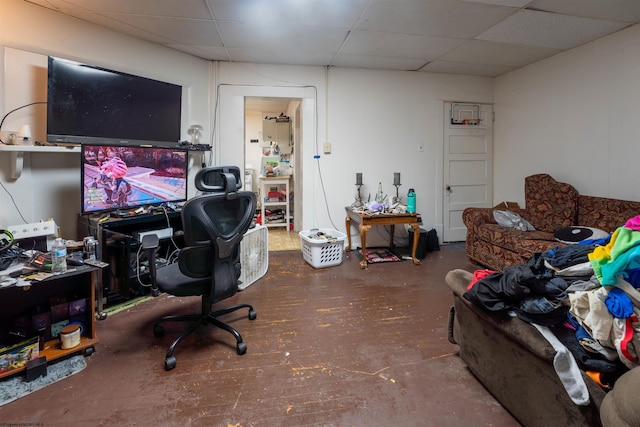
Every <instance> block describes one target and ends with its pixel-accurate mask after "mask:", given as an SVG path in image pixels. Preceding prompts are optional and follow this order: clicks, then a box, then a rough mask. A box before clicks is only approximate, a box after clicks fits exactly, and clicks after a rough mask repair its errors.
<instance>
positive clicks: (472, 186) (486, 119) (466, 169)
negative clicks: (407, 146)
mask: <svg viewBox="0 0 640 427" xmlns="http://www.w3.org/2000/svg"><path fill="white" fill-rule="evenodd" d="M443 153H444V162H443V184H444V191H443V201H442V207H443V233H442V234H443V236H442V241H443V242H461V241H464V240H466V235H467V229H466V227H465V225H464V223H463V222H462V212H463V211H464V209H465V208H467V207H470V206H474V207H491V205H492V200H493V106H492V105H490V104H476V103H468V102H467V103H465V102H445V103H444V149H443Z"/></svg>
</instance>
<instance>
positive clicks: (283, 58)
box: [229, 48, 333, 66]
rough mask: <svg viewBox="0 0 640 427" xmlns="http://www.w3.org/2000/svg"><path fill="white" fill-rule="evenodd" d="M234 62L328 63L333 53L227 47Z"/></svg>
mask: <svg viewBox="0 0 640 427" xmlns="http://www.w3.org/2000/svg"><path fill="white" fill-rule="evenodd" d="M229 54H230V55H231V60H232V61H235V62H257V63H262V64H287V65H321V66H324V65H329V64H330V62H331V59H332V58H333V54H329V53H310V52H296V51H291V50H286V51H285V50H274V49H234V48H230V49H229Z"/></svg>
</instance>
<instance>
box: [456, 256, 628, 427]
mask: <svg viewBox="0 0 640 427" xmlns="http://www.w3.org/2000/svg"><path fill="white" fill-rule="evenodd" d="M472 277H473V274H472V273H471V272H468V271H466V270H461V269H456V270H452V271H450V272H448V273H447V275H446V277H445V281H446V283H447V286H448V287H449V288H450V290H451V291H452V295H453V306H452V310H451V315H450V318H449V340H450V341H451V342H452V343H454V344H457V345H458V346H459V355H460V358H461V359H462V360H463V361H464V362H465V364H466V365H467V367H468V369H469V370H470V371H471V373H472V374H473V375H474V376H475V377H476V378H478V380H479V381H480V382H481V383H482V384H483V385H484V386H485V388H486V389H487V390H488V391H489V392H490V393H491V394H492V395H493V396H494V397H495V398H496V399H497V400H498V401H499V402H500V404H501V405H502V406H503V407H504V408H505V409H507V410H508V411H509V412H510V413H511V414H512V415H513V416H514V418H516V419H517V420H518V422H520V423H521V424H522V425H523V426H525V427H538V426H539V427H548V426H589V427H594V426H595V427H598V426H603V427H630V426H636V427H637V426H639V425H640V406H638V405H637V396H638V393H639V392H640V367H638V368H634V369H631V370H629V371H627V372H626V373H624V374H622V376H620V377H619V378H617V381H616V382H615V385H614V387H613V390H612V391H609V392H607V390H606V389H605V388H603V387H601V386H600V385H598V384H597V383H596V382H595V381H594V380H593V379H592V378H591V377H590V376H588V375H587V374H586V373H585V372H583V371H580V375H582V377H583V379H584V381H585V384H586V386H587V389H588V392H589V403H588V404H587V405H577V404H575V403H574V402H573V401H572V400H571V399H570V397H569V395H568V394H567V392H566V390H565V388H564V386H563V384H562V382H561V381H560V379H559V377H558V375H557V374H556V371H555V370H554V366H553V363H554V357H555V354H556V351H555V350H554V348H553V346H552V345H551V344H549V342H548V341H547V340H546V339H545V338H544V337H543V336H542V335H541V334H540V333H539V332H538V330H537V329H536V328H535V327H534V326H532V325H531V324H529V323H527V322H525V321H523V320H521V319H520V318H518V317H511V316H509V315H507V314H506V313H501V312H488V311H486V310H484V309H483V308H481V307H479V306H477V305H475V304H473V303H471V302H470V301H468V300H467V299H465V298H464V297H463V295H464V293H465V292H466V288H467V285H468V284H469V283H470V282H471V280H472Z"/></svg>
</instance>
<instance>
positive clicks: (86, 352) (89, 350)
mask: <svg viewBox="0 0 640 427" xmlns="http://www.w3.org/2000/svg"><path fill="white" fill-rule="evenodd" d="M95 350H96V349H95V348H93V347H87V348H85V349H84V351H83V353H84V356H85V357H89V356H91V355H92V354H93V352H94V351H95Z"/></svg>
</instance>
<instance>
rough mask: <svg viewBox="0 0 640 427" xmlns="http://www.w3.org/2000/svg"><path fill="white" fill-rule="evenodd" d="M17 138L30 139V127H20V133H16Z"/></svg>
mask: <svg viewBox="0 0 640 427" xmlns="http://www.w3.org/2000/svg"><path fill="white" fill-rule="evenodd" d="M18 136H19V137H20V138H22V139H30V138H31V127H30V126H29V125H22V127H21V128H20V131H19V132H18Z"/></svg>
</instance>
